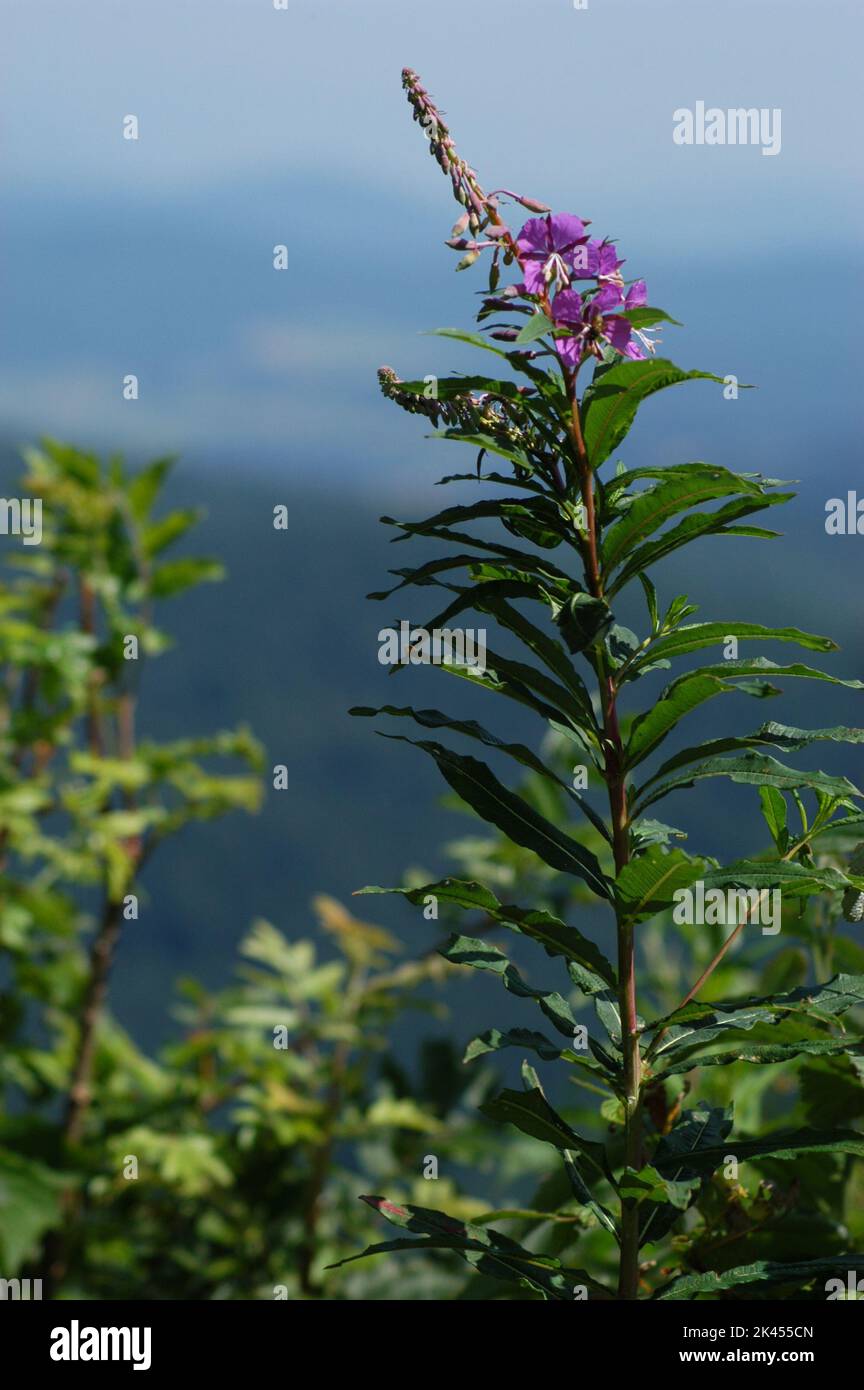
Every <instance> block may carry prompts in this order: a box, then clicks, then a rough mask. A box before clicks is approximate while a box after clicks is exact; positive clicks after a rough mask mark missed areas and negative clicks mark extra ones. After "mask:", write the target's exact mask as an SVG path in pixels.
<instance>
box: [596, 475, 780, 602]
mask: <svg viewBox="0 0 864 1390" xmlns="http://www.w3.org/2000/svg"><path fill="white" fill-rule="evenodd" d="M794 495H795V494H794V493H791V492H779V493H775V494H772V495H771V496H770V497H761V498H750V499H747V498H744V499H742V500H737V501H734V502H727V504H726V505H725V507H720V508H718V510H717V511H714V512H696V513H694V514H693V515H692V516H688V517H685V518H684V520H683V521H680V522H679V523H678V525H677V526H673V527H671V528H670V529H669V530H668V531H665V532H664V533H663V535H662V536H659V537H658V539H657V540H655V541H648V542H647V543H646V544H645V545H643V546H640V547H639V549H638V550H636V551H634V552H633V553H632V554H630V556H629V558H628V560H627V563H626V564H625V565H624V568H623V569H622V570H621V571H620V573H619V575H618V577H617V579H616V580H615V582H614V583H613V584H610V585H608V586H607V588H606V595H607V597H609V598H612V597H614V595H615V594H617V593H618V592H619V590H621V589H623V588H624V585H625V584H627V583H629V581H630V580H631V579H634V578H635V577H636V576H637V575H638V574H641V573H642V571H643V570H646V569H648V568H650V566H651V565H654V564H656V563H657V561H658V560H662V559H663V558H664V557H665V556H666V555H671V553H672V551H673V550H679V549H680V548H681V546H683V545H689V544H690V542H691V541H694V540H697V539H698V538H699V537H700V536H710V535H724V536H752V537H754V538H756V539H760V540H761V539H770V538H771V537H773V536H776V535H778V534H779V533H778V532H776V531H765V530H762V529H760V528H758V527H752V526H736V525H735V524H734V523H735V522H736V521H737V520H738V519H739V517H742V516H750V515H752V513H753V512H761V511H764V510H765V509H766V508H768V507H778V506H782V504H783V503H784V502H788V501H789V500H790V498H792V497H794Z"/></svg>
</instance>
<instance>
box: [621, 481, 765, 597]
mask: <svg viewBox="0 0 864 1390" xmlns="http://www.w3.org/2000/svg"><path fill="white" fill-rule="evenodd" d="M620 483H621V479H620V478H616V479H615V481H614V486H615V488H616V491H617V490H618V486H619V485H620ZM741 493H745V494H747V495H750V496H755V497H758V496H760V494H761V493H762V489H761V488H760V487H759V486H758V485H757V484H756V483H753V482H752V481H749V480H747V479H745V478H743V477H739V476H738V475H737V474H735V473H730V472H728V471H727V470H726V469H725V468H711V466H710V465H708V464H703V465H701V466H700V467H698V468H696V467H693V466H692V465H688V464H684V465H683V466H682V467H680V468H668V469H664V470H663V476H662V477H661V479H660V481H659V482H658V483H657V485H656V486H655V487H653V488H650V489H648V490H647V491H645V492H639V493H636V494H635V496H634V497H633V500H632V502H631V503H630V505H629V506H628V508H627V510H626V512H625V513H624V515H623V516H622V517H621V519H620V521H617V522H616V523H615V525H614V526H612V527H611V528H610V529H609V530H608V531H607V532H606V536H605V539H604V541H603V552H602V554H603V566H604V569H605V570H606V571H607V573H608V572H609V571H611V570H613V569H614V568H615V567H616V565H617V564H618V563H619V561H620V560H621V559H622V558H623V557H624V556H626V555H627V554H628V553H629V552H630V550H631V549H632V547H633V546H634V545H635V544H636V543H637V541H641V540H644V539H645V537H646V536H650V535H651V534H652V533H653V532H654V531H658V530H659V529H660V527H661V526H663V525H665V523H666V522H667V521H669V519H670V518H671V517H673V516H675V515H677V514H678V513H679V512H683V511H687V510H689V508H691V507H696V506H699V505H700V503H703V502H712V501H715V500H716V499H717V498H720V497H731V496H735V495H738V494H741Z"/></svg>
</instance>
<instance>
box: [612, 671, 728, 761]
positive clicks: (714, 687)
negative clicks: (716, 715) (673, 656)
mask: <svg viewBox="0 0 864 1390" xmlns="http://www.w3.org/2000/svg"><path fill="white" fill-rule="evenodd" d="M734 689H735V686H734V685H731V684H730V683H729V682H728V681H722V680H720V679H719V677H717V676H703V675H700V674H699V673H698V672H697V673H695V674H693V675H687V676H681V677H680V678H679V679H678V680H677V681H675V682H674V683H673V684H672V685H670V686H668V687H667V688H666V690H664V691H663V692H662V694H661V696H660V698H659V700H658V701H657V703H656V704H655V705H653V706H652V707H651V709H650V710H648V711H647V712H646V713H645V714H641V715H639V716H638V717H637V718H636V719H634V721H633V724H632V726H631V729H630V736H629V738H628V740H627V747H626V750H625V757H626V765H627V767H628V768H632V767H635V766H636V765H637V764H638V763H640V762H641V761H642V759H643V758H647V757H648V755H649V753H653V751H654V749H655V748H657V747H658V746H659V745H660V744H661V743H662V742H663V740H664V739H665V738H666V736H667V734H669V733H670V732H671V730H672V729H674V728H675V725H676V724H677V723H678V721H679V720H680V719H682V718H683V716H684V715H685V714H689V712H690V711H691V710H693V709H696V708H697V707H698V706H699V705H701V704H704V703H705V701H706V700H711V699H713V697H714V696H715V695H723V694H725V693H727V692H729V691H733V690H734Z"/></svg>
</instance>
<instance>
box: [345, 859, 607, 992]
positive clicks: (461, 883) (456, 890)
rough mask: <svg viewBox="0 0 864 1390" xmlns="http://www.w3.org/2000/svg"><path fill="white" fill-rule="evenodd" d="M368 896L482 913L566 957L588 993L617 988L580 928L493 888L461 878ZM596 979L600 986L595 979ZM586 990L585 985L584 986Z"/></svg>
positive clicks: (549, 952) (375, 890) (373, 890)
mask: <svg viewBox="0 0 864 1390" xmlns="http://www.w3.org/2000/svg"><path fill="white" fill-rule="evenodd" d="M359 893H360V894H364V893H400V894H401V895H402V896H403V897H405V898H407V899H408V901H409V902H411V903H414V904H415V906H418V907H425V906H426V905H427V903H428V900H429V899H430V898H434V899H436V900H439V899H440V900H443V901H444V902H451V903H454V904H456V905H457V906H458V907H461V908H465V909H468V910H473V911H476V912H482V913H483V914H484V915H485V916H487V917H489V918H491V920H492V921H493V922H499V923H500V924H501V925H502V926H504V927H507V928H509V929H510V930H511V931H515V932H517V933H519V935H521V936H527V937H530V938H531V940H532V941H537V942H539V944H540V945H541V946H543V948H544V949H545V951H546V954H547V955H548V956H562V957H563V958H564V959H565V960H566V961H567V962H568V965H572V966H574V967H576V969H577V971H581V972H583V975H584V978H585V985H586V986H590V987H591V988H590V989H586V992H594V991H599V990H600V989H603V988H605V987H610V988H613V989H614V988H615V971H614V970H613V969H612V966H611V965H610V964H609V961H608V960H607V959H606V957H605V956H604V955H603V954H602V952H601V951H600V950H599V949H598V948H597V946H595V945H594V943H593V941H589V940H588V938H587V937H585V936H583V935H582V933H581V932H580V931H578V930H577V928H576V927H571V926H568V925H566V924H565V923H564V922H562V921H561V920H560V919H559V918H558V917H555V916H553V914H552V913H551V912H545V911H543V910H542V909H540V908H524V907H514V906H513V905H512V904H504V903H500V902H499V901H498V899H497V898H496V896H495V894H494V893H492V892H491V891H490V889H488V888H486V887H484V885H483V884H482V883H475V882H472V881H470V880H469V881H465V880H463V879H457V878H445V879H442V880H440V882H438V883H427V884H426V885H425V886H424V887H422V888H377V887H369V888H361V889H360V890H359ZM592 976H596V981H597V982H596V983H594V982H593V981H592V979H591V977H592ZM583 988H585V986H583Z"/></svg>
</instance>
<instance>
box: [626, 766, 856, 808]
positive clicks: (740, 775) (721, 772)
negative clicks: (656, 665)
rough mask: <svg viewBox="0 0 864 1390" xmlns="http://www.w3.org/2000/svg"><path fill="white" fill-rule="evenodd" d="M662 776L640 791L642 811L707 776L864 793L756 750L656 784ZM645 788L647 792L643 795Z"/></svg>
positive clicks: (839, 779) (845, 794)
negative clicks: (761, 754) (671, 793)
mask: <svg viewBox="0 0 864 1390" xmlns="http://www.w3.org/2000/svg"><path fill="white" fill-rule="evenodd" d="M661 771H662V770H661ZM660 776H661V772H657V773H656V774H655V776H654V777H653V778H651V779H650V781H649V782H647V783H646V784H645V787H644V788H643V789H642V790H641V791H640V792H639V794H638V796H637V804H638V809H639V811H640V812H642V811H644V810H645V809H646V807H648V806H651V805H653V803H654V802H655V801H659V800H660V798H661V797H664V796H668V794H669V792H672V791H677V790H678V789H679V788H681V787H690V786H692V785H693V783H694V782H698V781H701V780H702V779H703V778H705V777H728V778H730V779H731V781H733V782H743V783H750V784H752V785H755V786H769V787H776V788H777V790H778V791H793V790H798V789H799V788H801V787H809V788H811V790H813V791H816V792H823V793H824V794H825V795H826V796H833V797H839V798H840V799H841V800H844V799H847V798H849V797H853V796H862V795H864V793H862V792H860V791H859V790H858V788H857V787H855V786H853V784H852V783H851V782H849V781H847V779H846V778H845V777H830V776H828V775H827V774H826V773H824V772H808V771H802V772H799V771H796V770H795V769H794V768H791V767H784V765H783V764H782V763H779V762H778V761H777V760H776V758H769V757H761V756H759V754H757V753H745V754H744V755H743V756H742V757H740V758H709V759H707V761H706V762H704V763H698V764H697V765H696V766H695V767H690V768H689V769H688V770H687V771H686V772H679V773H678V774H677V775H673V776H671V777H669V778H667V780H666V781H663V782H661V783H660V784H659V785H656V781H657V778H659V777H660ZM646 789H648V794H647V795H644V792H645V791H646Z"/></svg>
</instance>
